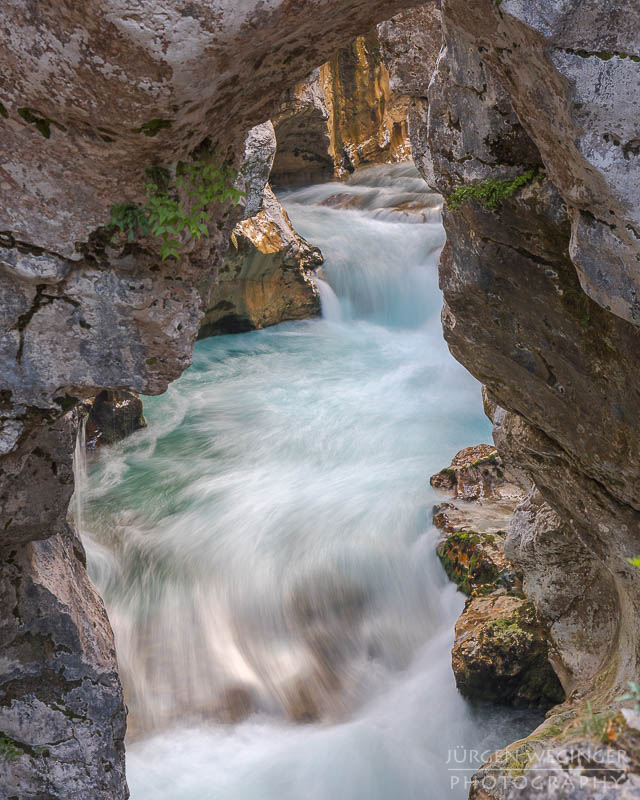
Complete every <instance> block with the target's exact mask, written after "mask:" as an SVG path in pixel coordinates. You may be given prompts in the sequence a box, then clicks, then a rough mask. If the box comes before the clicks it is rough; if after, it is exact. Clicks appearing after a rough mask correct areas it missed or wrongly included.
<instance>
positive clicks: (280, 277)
mask: <svg viewBox="0 0 640 800" xmlns="http://www.w3.org/2000/svg"><path fill="white" fill-rule="evenodd" d="M231 243H232V244H231V248H230V250H229V252H228V254H227V255H226V257H225V260H224V263H223V265H222V266H221V267H220V270H219V272H218V280H217V283H216V284H215V285H214V286H213V288H212V290H211V295H210V297H209V303H208V308H207V312H206V314H205V316H204V319H203V321H202V325H201V327H200V333H199V335H198V336H199V338H201V339H202V338H205V337H207V336H216V335H220V334H226V333H242V332H245V331H250V330H255V329H257V328H266V327H268V326H269V325H277V324H278V323H279V322H285V321H287V320H295V319H305V318H307V317H313V316H317V315H318V314H319V313H320V299H319V295H318V292H317V290H316V288H315V285H314V283H313V280H312V277H313V272H314V271H315V270H316V269H317V268H318V267H319V266H320V265H321V264H322V263H323V260H324V259H323V257H322V253H321V252H320V249H319V248H317V247H314V246H312V245H310V244H309V243H308V242H307V241H306V240H305V239H303V238H302V236H300V235H299V234H298V233H296V231H295V230H294V228H293V226H292V225H291V221H290V220H289V216H288V214H287V212H286V211H285V210H284V209H283V208H282V206H281V205H280V204H279V203H278V200H277V199H276V196H275V195H274V194H273V192H272V191H271V188H270V187H268V186H267V188H266V189H265V190H264V193H263V200H262V210H261V211H260V212H259V213H258V214H256V215H255V216H253V217H250V218H249V219H247V220H244V221H243V222H240V223H238V225H236V227H235V228H234V231H233V234H232V236H231Z"/></svg>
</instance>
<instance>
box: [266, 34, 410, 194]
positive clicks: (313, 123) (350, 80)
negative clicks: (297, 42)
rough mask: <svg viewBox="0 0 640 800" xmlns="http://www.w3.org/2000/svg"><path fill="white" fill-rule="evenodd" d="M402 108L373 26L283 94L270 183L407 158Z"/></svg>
mask: <svg viewBox="0 0 640 800" xmlns="http://www.w3.org/2000/svg"><path fill="white" fill-rule="evenodd" d="M408 105H409V98H408V97H407V96H406V95H403V94H401V93H399V92H396V91H394V89H393V88H392V87H391V85H390V80H389V71H388V70H387V67H386V65H385V63H384V61H383V59H382V53H381V48H380V41H379V38H378V32H377V30H376V29H375V28H373V29H371V30H370V31H369V32H368V33H366V34H363V35H361V36H358V37H357V38H356V39H355V40H354V41H353V42H352V43H351V44H350V45H349V46H348V47H343V48H341V49H339V50H337V51H336V52H335V53H334V55H333V56H332V57H331V58H330V59H329V60H328V61H326V62H325V63H324V64H322V66H320V67H319V68H318V69H316V70H315V71H314V72H313V73H311V75H310V76H309V77H308V78H307V79H306V80H305V81H303V82H301V83H299V84H297V85H296V86H295V87H294V88H293V89H290V90H289V91H288V92H286V93H285V96H284V98H283V102H282V105H281V107H280V110H279V112H278V113H277V114H276V115H275V116H274V118H273V122H274V125H275V129H276V137H277V140H278V150H277V153H276V158H275V161H274V165H273V170H272V178H271V179H272V182H273V183H274V184H275V185H280V186H282V185H289V186H290V185H302V184H305V183H317V182H321V181H326V180H330V179H331V178H332V177H336V178H347V177H349V175H350V174H351V173H352V172H353V171H354V170H355V168H356V167H357V166H358V165H361V164H381V163H387V162H394V161H404V160H406V159H408V158H410V156H411V153H410V148H409V141H408V130H407V112H408Z"/></svg>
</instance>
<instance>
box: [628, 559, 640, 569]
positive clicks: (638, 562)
mask: <svg viewBox="0 0 640 800" xmlns="http://www.w3.org/2000/svg"><path fill="white" fill-rule="evenodd" d="M627 561H628V562H629V564H631V566H632V567H638V568H640V556H636V557H635V558H628V559H627Z"/></svg>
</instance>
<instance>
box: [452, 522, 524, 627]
mask: <svg viewBox="0 0 640 800" xmlns="http://www.w3.org/2000/svg"><path fill="white" fill-rule="evenodd" d="M504 539H505V537H504V536H503V535H502V536H501V535H500V534H499V533H478V532H477V531H473V530H471V531H457V532H455V533H450V534H449V535H448V536H445V537H444V538H443V539H441V540H440V541H439V542H438V545H437V548H436V552H437V553H438V558H439V559H440V563H441V564H442V566H443V567H444V570H445V572H446V573H447V576H448V577H449V579H450V580H451V581H453V582H454V583H455V584H456V586H457V587H458V589H460V591H461V592H464V594H466V595H471V596H476V595H485V594H489V593H491V592H493V591H494V590H495V589H498V588H499V587H504V588H505V589H508V590H509V591H510V592H520V591H521V590H522V577H521V576H520V575H519V574H518V572H517V571H516V570H515V569H514V567H513V565H512V564H511V563H510V562H509V561H508V560H507V558H506V556H505V554H504ZM465 613H466V612H465Z"/></svg>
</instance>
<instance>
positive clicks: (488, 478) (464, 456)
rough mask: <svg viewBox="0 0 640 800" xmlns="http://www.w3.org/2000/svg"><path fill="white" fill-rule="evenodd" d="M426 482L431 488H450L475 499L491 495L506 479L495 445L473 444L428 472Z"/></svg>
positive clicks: (454, 491)
mask: <svg viewBox="0 0 640 800" xmlns="http://www.w3.org/2000/svg"><path fill="white" fill-rule="evenodd" d="M430 483H431V485H432V486H433V488H434V489H442V490H443V491H448V492H453V494H454V496H455V497H457V498H460V499H463V500H477V499H478V498H480V497H491V496H492V495H494V494H495V491H496V488H497V487H498V486H502V485H503V484H504V483H506V479H505V474H504V466H503V464H502V460H501V458H500V456H499V455H498V451H497V450H496V448H495V447H494V446H493V445H490V444H477V445H474V446H473V447H465V448H464V450H460V452H458V453H456V455H455V456H454V457H453V459H452V461H451V464H450V465H449V466H448V467H445V469H441V470H440V472H438V473H436V474H435V475H432V476H431V480H430Z"/></svg>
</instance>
